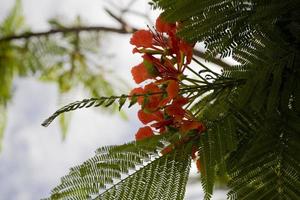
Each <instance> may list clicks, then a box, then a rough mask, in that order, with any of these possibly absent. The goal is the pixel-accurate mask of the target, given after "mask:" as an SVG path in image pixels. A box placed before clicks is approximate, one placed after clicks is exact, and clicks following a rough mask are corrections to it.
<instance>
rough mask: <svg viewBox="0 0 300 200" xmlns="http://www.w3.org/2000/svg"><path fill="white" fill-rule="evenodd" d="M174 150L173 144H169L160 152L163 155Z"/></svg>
mask: <svg viewBox="0 0 300 200" xmlns="http://www.w3.org/2000/svg"><path fill="white" fill-rule="evenodd" d="M172 150H173V146H172V145H169V146H167V147H165V148H164V149H163V150H161V152H160V153H161V154H162V155H166V154H168V153H170V152H171V151H172Z"/></svg>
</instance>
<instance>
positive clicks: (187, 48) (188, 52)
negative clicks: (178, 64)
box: [179, 41, 193, 64]
mask: <svg viewBox="0 0 300 200" xmlns="http://www.w3.org/2000/svg"><path fill="white" fill-rule="evenodd" d="M179 49H180V51H182V52H183V53H184V55H185V56H186V60H187V64H189V63H190V62H191V60H192V57H193V46H192V45H190V44H188V43H186V42H184V41H181V42H180V44H179Z"/></svg>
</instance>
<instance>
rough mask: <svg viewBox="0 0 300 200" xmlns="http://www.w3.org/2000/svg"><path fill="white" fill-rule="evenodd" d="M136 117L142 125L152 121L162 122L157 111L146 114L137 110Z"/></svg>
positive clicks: (160, 114)
mask: <svg viewBox="0 0 300 200" xmlns="http://www.w3.org/2000/svg"><path fill="white" fill-rule="evenodd" d="M138 117H139V119H140V121H141V122H142V123H143V124H148V123H150V122H152V121H161V120H163V115H162V113H161V112H160V111H157V112H155V113H146V112H144V111H143V110H139V112H138Z"/></svg>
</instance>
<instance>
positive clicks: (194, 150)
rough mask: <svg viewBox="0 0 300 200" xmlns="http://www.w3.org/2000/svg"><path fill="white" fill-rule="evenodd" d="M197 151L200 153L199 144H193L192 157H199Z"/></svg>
mask: <svg viewBox="0 0 300 200" xmlns="http://www.w3.org/2000/svg"><path fill="white" fill-rule="evenodd" d="M197 153H198V147H197V146H193V147H192V159H196V158H197Z"/></svg>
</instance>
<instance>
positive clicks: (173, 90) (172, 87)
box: [166, 80, 179, 99]
mask: <svg viewBox="0 0 300 200" xmlns="http://www.w3.org/2000/svg"><path fill="white" fill-rule="evenodd" d="M166 91H167V94H168V97H169V98H170V99H174V98H175V97H176V96H177V95H178V92H179V83H178V81H174V80H171V81H169V84H168V87H167V89H166Z"/></svg>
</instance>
